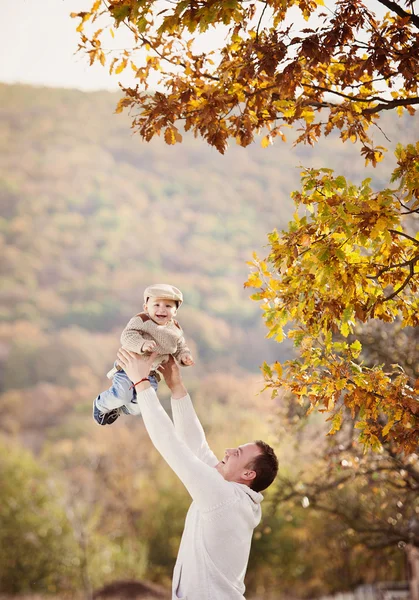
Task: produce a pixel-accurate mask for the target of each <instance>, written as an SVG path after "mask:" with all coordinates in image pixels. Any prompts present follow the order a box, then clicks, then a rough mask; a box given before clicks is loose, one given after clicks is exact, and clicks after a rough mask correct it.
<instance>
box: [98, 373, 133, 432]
mask: <svg viewBox="0 0 419 600" xmlns="http://www.w3.org/2000/svg"><path fill="white" fill-rule="evenodd" d="M131 385H132V383H131V380H130V379H129V377H128V375H127V374H126V373H125V371H118V372H117V373H116V374H115V376H114V377H113V379H112V385H111V387H110V388H109V389H108V390H106V391H105V392H102V393H101V394H99V396H98V397H97V398H96V399H95V401H94V403H93V418H94V420H95V421H96V422H97V423H99V425H111V424H112V423H114V422H115V421H116V419H117V418H118V417H119V415H120V412H121V411H120V408H121V407H125V405H127V404H130V402H131V401H132V400H133V399H134V398H135V392H134V389H130V387H131ZM124 412H126V411H125V410H124Z"/></svg>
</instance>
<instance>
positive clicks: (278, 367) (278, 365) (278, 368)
mask: <svg viewBox="0 0 419 600" xmlns="http://www.w3.org/2000/svg"><path fill="white" fill-rule="evenodd" d="M274 369H275V371H276V374H277V375H278V377H282V365H281V363H279V362H276V363H274Z"/></svg>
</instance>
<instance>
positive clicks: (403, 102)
mask: <svg viewBox="0 0 419 600" xmlns="http://www.w3.org/2000/svg"><path fill="white" fill-rule="evenodd" d="M412 104H419V98H417V97H415V98H399V100H389V101H387V100H386V101H385V103H384V104H377V106H373V107H372V108H366V109H365V110H363V111H362V112H363V114H368V115H372V114H374V113H377V112H380V111H381V110H392V109H393V108H396V107H397V106H411V105H412Z"/></svg>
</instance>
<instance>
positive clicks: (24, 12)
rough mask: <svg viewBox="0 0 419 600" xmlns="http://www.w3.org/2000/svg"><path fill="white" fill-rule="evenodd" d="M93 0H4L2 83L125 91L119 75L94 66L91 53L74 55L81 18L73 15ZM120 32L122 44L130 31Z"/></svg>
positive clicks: (0, 57)
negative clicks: (77, 28)
mask: <svg viewBox="0 0 419 600" xmlns="http://www.w3.org/2000/svg"><path fill="white" fill-rule="evenodd" d="M92 3H93V2H92V0H0V8H1V15H2V18H1V20H0V81H2V82H5V83H29V84H34V85H46V86H52V87H70V88H78V89H82V90H99V89H101V90H103V89H106V90H117V89H119V87H118V81H117V78H115V77H111V76H110V75H109V73H108V70H107V69H106V68H103V67H102V66H100V65H93V66H92V67H89V65H88V60H87V57H86V56H85V55H83V54H82V53H79V54H76V55H74V52H75V51H76V50H77V45H78V40H79V34H78V33H77V32H76V27H77V24H78V23H79V20H76V19H71V18H70V16H69V15H70V13H71V12H78V11H81V10H89V9H90V8H91V5H92ZM127 33H128V34H129V32H127ZM119 35H120V36H121V37H120V38H119V42H121V41H122V40H123V38H124V33H123V32H122V31H121V32H119ZM126 38H127V40H128V38H129V36H126ZM127 45H128V46H129V44H127Z"/></svg>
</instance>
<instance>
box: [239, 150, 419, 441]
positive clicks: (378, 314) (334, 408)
mask: <svg viewBox="0 0 419 600" xmlns="http://www.w3.org/2000/svg"><path fill="white" fill-rule="evenodd" d="M418 152H419V143H418V144H417V145H416V146H413V145H411V146H408V147H407V148H406V149H404V148H401V147H400V148H398V149H397V152H396V156H397V158H398V168H397V169H396V170H395V171H394V173H393V177H392V180H393V181H399V182H400V183H399V186H398V187H397V189H390V188H388V189H385V190H383V191H380V192H378V193H374V192H373V191H372V190H371V188H370V185H369V184H370V180H368V179H367V180H365V181H363V182H362V184H361V185H360V186H354V185H349V184H348V183H347V181H346V179H345V178H344V177H341V176H339V177H335V176H334V174H333V172H332V171H331V170H330V169H320V170H308V171H307V172H305V173H304V174H303V179H302V183H303V185H302V190H301V191H300V192H295V193H294V199H295V201H296V204H297V211H296V213H295V214H294V220H293V221H292V222H291V223H290V225H289V229H288V231H284V232H283V233H282V235H279V234H278V232H277V231H274V232H272V233H271V234H270V236H269V242H270V254H269V256H268V258H267V261H264V260H259V259H258V257H257V256H256V255H255V256H254V260H253V262H252V263H250V264H251V265H252V266H254V267H255V268H256V270H255V271H253V272H252V273H251V274H250V276H249V279H248V282H247V283H246V285H247V286H250V287H256V288H260V292H258V293H256V294H254V295H253V296H252V298H253V299H254V300H257V301H260V300H262V301H263V304H262V307H263V316H264V319H265V322H266V325H267V326H268V328H269V334H268V335H269V336H272V337H275V339H277V340H278V341H282V339H283V338H284V327H287V332H286V335H287V336H288V337H289V338H292V339H293V340H294V344H295V346H296V347H297V348H299V350H300V357H299V358H298V359H295V360H290V361H286V363H285V365H284V367H285V368H283V366H282V365H281V364H279V363H275V365H274V366H273V368H271V367H270V366H269V365H267V364H265V365H264V367H263V370H264V374H265V377H266V379H267V385H268V387H272V388H273V389H274V393H275V391H276V390H277V388H278V387H280V386H285V387H287V388H289V389H290V390H291V391H292V392H293V393H294V394H296V395H297V396H298V397H299V398H300V399H301V402H304V401H305V399H307V400H308V402H309V409H308V410H309V411H311V410H313V409H314V408H315V407H319V410H321V411H323V412H330V413H332V415H331V416H330V417H329V420H331V429H330V431H329V433H330V434H334V433H335V432H336V431H338V430H339V429H340V427H341V424H342V420H343V416H344V414H346V413H345V412H344V410H343V409H344V407H347V408H349V409H350V412H351V416H352V418H356V419H357V424H356V427H357V428H358V429H359V430H360V439H361V441H363V442H364V444H365V446H366V447H368V446H371V447H372V448H373V449H379V448H380V445H381V442H382V441H383V440H384V439H385V440H386V441H391V442H393V443H394V445H395V447H396V448H397V449H398V450H399V451H402V450H406V451H407V452H413V451H414V450H415V448H416V446H417V443H418V435H419V401H418V393H419V380H418V379H416V380H412V379H411V377H409V375H408V374H407V373H405V371H404V369H403V368H402V367H400V366H399V365H397V364H396V363H394V364H393V365H392V371H391V372H386V371H385V370H384V369H383V367H382V366H381V365H379V364H378V365H374V366H371V367H367V366H366V365H363V364H362V361H361V360H359V356H360V354H361V350H362V344H361V343H360V341H359V340H358V339H356V336H354V335H353V334H354V332H355V325H356V323H357V322H358V323H365V322H366V321H368V320H370V319H377V320H379V321H383V322H393V321H396V320H397V319H400V321H401V326H402V327H406V326H411V327H417V326H418V325H419V316H418V315H419V301H418V295H417V292H418V275H419V271H418V266H417V263H418V261H419V235H418V234H416V235H415V234H414V233H411V234H409V233H407V231H408V230H409V224H408V223H405V222H404V221H405V220H406V219H408V218H409V217H410V216H411V215H416V214H417V213H418V212H419V210H418V207H419V162H418ZM298 209H303V211H302V212H303V213H304V216H301V210H300V214H299V211H298ZM290 327H292V328H291V329H290Z"/></svg>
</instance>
